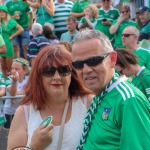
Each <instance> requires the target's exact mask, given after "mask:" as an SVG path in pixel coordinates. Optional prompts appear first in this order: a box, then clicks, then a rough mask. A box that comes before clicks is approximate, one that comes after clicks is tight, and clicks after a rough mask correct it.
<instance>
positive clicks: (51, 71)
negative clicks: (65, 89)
mask: <svg viewBox="0 0 150 150" xmlns="http://www.w3.org/2000/svg"><path fill="white" fill-rule="evenodd" d="M63 69H66V70H67V71H68V72H67V71H66V73H62V70H63ZM47 70H48V71H49V72H47ZM56 71H57V72H58V73H59V75H60V76H68V75H69V74H70V73H71V71H72V69H71V67H70V66H69V65H64V66H59V67H57V68H56V67H54V66H52V67H51V68H47V67H45V68H42V69H41V74H42V75H43V76H45V77H52V76H54V75H55V73H56Z"/></svg>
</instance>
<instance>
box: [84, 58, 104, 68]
mask: <svg viewBox="0 0 150 150" xmlns="http://www.w3.org/2000/svg"><path fill="white" fill-rule="evenodd" d="M104 58H105V56H96V57H91V58H89V59H87V60H86V64H87V65H88V66H96V65H98V64H100V63H102V61H103V60H104Z"/></svg>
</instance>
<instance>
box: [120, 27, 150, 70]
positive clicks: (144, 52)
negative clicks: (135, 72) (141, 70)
mask: <svg viewBox="0 0 150 150" xmlns="http://www.w3.org/2000/svg"><path fill="white" fill-rule="evenodd" d="M139 35H140V31H139V30H138V29H137V28H136V27H134V26H128V27H126V28H125V29H124V30H123V32H122V43H123V45H124V46H125V47H126V48H127V49H128V50H129V51H132V52H133V54H135V55H136V56H138V57H139V59H138V64H139V65H140V66H145V67H146V68H147V69H149V70H150V51H149V50H148V49H144V48H142V47H140V46H139V44H138V38H139Z"/></svg>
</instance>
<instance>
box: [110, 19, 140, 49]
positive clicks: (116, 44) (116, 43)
mask: <svg viewBox="0 0 150 150" xmlns="http://www.w3.org/2000/svg"><path fill="white" fill-rule="evenodd" d="M116 23H117V20H115V21H113V23H112V25H114V24H116ZM128 26H135V27H136V28H139V27H138V24H137V23H136V22H135V21H132V20H129V21H122V22H121V23H120V25H119V27H118V30H117V31H116V33H115V36H114V45H113V46H114V47H115V48H125V46H123V45H122V32H123V30H124V29H125V28H126V27H128Z"/></svg>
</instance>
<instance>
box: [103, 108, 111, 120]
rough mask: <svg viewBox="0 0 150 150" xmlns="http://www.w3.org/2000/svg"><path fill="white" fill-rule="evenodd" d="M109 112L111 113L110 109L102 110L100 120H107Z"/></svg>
mask: <svg viewBox="0 0 150 150" xmlns="http://www.w3.org/2000/svg"><path fill="white" fill-rule="evenodd" d="M110 111H111V109H110V108H104V111H103V114H102V119H103V120H108V117H109V114H110Z"/></svg>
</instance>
